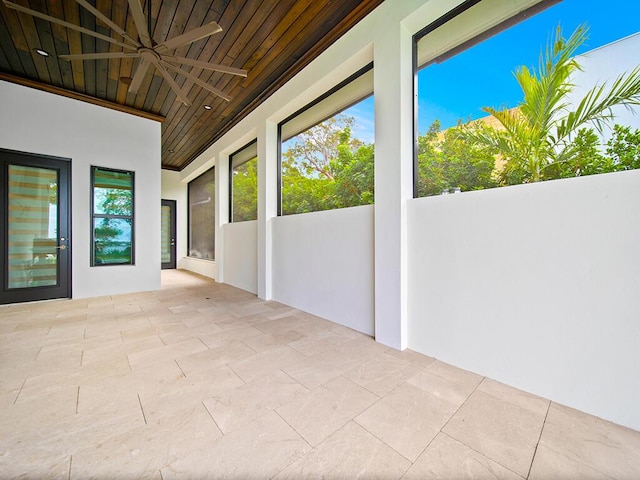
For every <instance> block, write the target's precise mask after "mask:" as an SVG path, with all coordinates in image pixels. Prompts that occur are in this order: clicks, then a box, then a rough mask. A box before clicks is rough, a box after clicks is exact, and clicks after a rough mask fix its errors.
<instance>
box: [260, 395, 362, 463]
mask: <svg viewBox="0 0 640 480" xmlns="http://www.w3.org/2000/svg"><path fill="white" fill-rule="evenodd" d="M285 405H286V404H285ZM283 406H284V405H280V407H283ZM280 407H277V408H274V409H273V410H271V411H272V412H273V413H275V414H276V415H278V416H279V417H280V418H281V419H282V421H283V422H284V423H286V424H287V425H289V428H291V430H293V431H294V432H296V433H297V434H298V436H299V437H300V438H301V439H302V440H304V443H306V444H307V445H309V448H311V450H310V451H309V452H311V451H313V450H315V449H316V447H317V446H318V445H320V444H321V443H322V442H324V441H325V440H326V439H327V438H329V437H330V436H331V435H333V434H334V433H335V432H337V431H338V430H340V429H341V428H342V427H344V425H346V424H347V423H349V422H350V421H351V420H349V422H347V423H345V424H344V425H341V426H340V427H339V428H337V429H336V430H335V431H334V432H332V433H330V434H329V435H327V437H326V438H324V439H322V440H321V441H320V442H318V445H316V447H314V446H313V445H311V444H310V443H309V442H308V441H307V439H306V438H304V436H303V435H302V434H301V433H300V432H298V430H296V428H295V427H294V426H293V425H291V424H290V423H289V422H287V419H286V418H284V417H283V416H282V415H280V412H278V408H280ZM305 456H306V455H303V457H305ZM300 458H302V457H300ZM295 461H297V460H294V461H293V462H291V463H290V464H289V465H292V464H293V463H295ZM289 465H287V467H286V468H288V467H289ZM286 468H284V469H283V470H285V469H286Z"/></svg>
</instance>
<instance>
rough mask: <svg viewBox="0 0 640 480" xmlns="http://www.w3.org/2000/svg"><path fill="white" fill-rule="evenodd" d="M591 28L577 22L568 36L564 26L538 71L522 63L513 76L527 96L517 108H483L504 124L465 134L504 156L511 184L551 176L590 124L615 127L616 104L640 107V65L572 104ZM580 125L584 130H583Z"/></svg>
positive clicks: (568, 159)
mask: <svg viewBox="0 0 640 480" xmlns="http://www.w3.org/2000/svg"><path fill="white" fill-rule="evenodd" d="M587 32H588V28H587V26H586V25H581V26H579V27H578V28H577V29H576V30H575V31H574V32H573V33H572V34H571V36H570V37H569V38H568V39H565V38H563V36H562V30H561V28H560V26H558V27H557V29H556V32H555V36H554V38H553V39H552V41H551V42H550V43H549V44H548V45H547V47H546V49H545V50H544V51H542V52H541V53H540V61H539V66H538V71H537V72H536V70H535V69H534V68H532V69H531V70H530V69H528V68H527V67H525V66H522V67H519V68H518V69H517V70H516V72H515V77H516V80H517V82H518V84H519V85H520V88H521V89H522V92H523V94H524V98H523V100H522V102H521V103H520V105H519V106H518V107H517V108H514V109H510V110H496V109H494V108H490V107H485V108H483V110H484V111H485V112H487V113H489V114H491V115H492V116H493V117H495V118H496V119H497V120H498V122H499V123H500V125H501V127H502V128H500V129H496V128H490V129H485V130H481V131H475V132H474V131H473V130H471V129H469V130H468V131H467V132H466V133H465V136H466V137H467V138H468V139H470V140H471V141H475V142H478V143H480V144H484V145H487V146H491V147H493V148H495V149H497V151H498V152H499V154H500V156H501V157H502V158H503V159H504V160H505V162H506V163H505V167H504V170H503V171H502V172H501V176H502V181H503V182H505V183H507V184H514V183H528V182H537V181H540V180H546V179H549V178H551V177H552V174H551V170H553V169H549V167H552V166H558V165H561V164H563V163H567V162H571V161H573V160H575V157H576V155H578V154H579V149H577V148H576V146H575V144H574V140H575V137H576V136H577V135H579V134H584V132H585V130H584V128H585V127H587V126H592V127H594V128H595V129H596V130H598V132H600V133H602V131H603V129H604V127H605V126H611V124H612V123H613V119H614V115H613V112H612V107H614V106H617V105H624V106H625V107H627V108H631V107H633V106H637V105H640V66H639V67H636V68H635V69H633V70H632V71H631V72H629V73H626V74H623V75H620V76H619V77H618V78H616V80H615V81H614V82H613V83H612V84H611V86H610V87H609V86H607V83H603V84H602V85H596V86H595V87H594V88H592V89H591V90H590V91H589V92H587V94H586V95H585V96H584V98H582V100H581V101H580V102H579V103H578V104H577V107H573V109H572V108H571V107H572V105H570V104H569V100H568V96H569V94H570V93H571V92H572V91H573V89H574V87H575V86H574V84H573V83H572V80H571V79H572V75H573V74H574V73H575V72H576V71H581V70H582V69H581V67H580V65H579V64H578V62H577V61H576V59H575V58H574V55H575V52H576V50H577V49H578V47H580V45H582V44H583V43H584V41H585V40H586V39H587ZM581 129H582V130H581Z"/></svg>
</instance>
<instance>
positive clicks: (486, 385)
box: [478, 378, 550, 416]
mask: <svg viewBox="0 0 640 480" xmlns="http://www.w3.org/2000/svg"><path fill="white" fill-rule="evenodd" d="M478 391H479V392H484V393H488V394H489V395H493V396H494V397H496V398H500V399H502V400H505V401H507V402H510V403H513V404H514V405H518V406H520V407H522V408H526V409H527V410H531V411H532V412H533V413H536V414H538V415H545V416H546V414H547V410H548V408H549V404H550V402H549V400H546V399H544V398H541V397H538V396H536V395H532V394H530V393H527V392H523V391H522V390H518V389H517V388H513V387H510V386H508V385H505V384H504V383H500V382H496V381H495V380H491V379H490V378H485V379H484V380H483V381H482V383H481V384H480V386H479V387H478Z"/></svg>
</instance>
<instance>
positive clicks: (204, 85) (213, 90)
mask: <svg viewBox="0 0 640 480" xmlns="http://www.w3.org/2000/svg"><path fill="white" fill-rule="evenodd" d="M162 64H163V65H164V66H165V67H167V68H169V69H171V70H173V71H174V72H177V73H178V74H180V75H182V76H183V77H186V78H188V79H189V80H191V81H192V82H193V83H195V84H196V85H200V86H201V87H202V88H204V89H205V90H208V91H210V92H211V93H213V94H215V95H217V96H219V97H220V98H222V99H223V100H226V101H227V102H228V101H230V100H231V97H230V96H229V95H227V94H226V93H224V92H223V91H222V90H218V89H217V88H216V87H212V86H211V85H209V84H208V83H207V82H205V81H203V80H200V79H199V78H198V77H196V76H195V75H193V74H192V73H189V72H187V71H185V70H182V69H181V68H180V67H176V66H175V65H171V64H170V63H169V62H164V61H163V62H162Z"/></svg>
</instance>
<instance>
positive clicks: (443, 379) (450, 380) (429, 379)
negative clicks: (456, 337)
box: [408, 361, 482, 406]
mask: <svg viewBox="0 0 640 480" xmlns="http://www.w3.org/2000/svg"><path fill="white" fill-rule="evenodd" d="M481 381H482V377H481V376H480V375H476V374H475V373H471V372H468V371H466V370H462V369H460V368H456V367H454V366H452V365H447V364H446V363H443V362H439V361H435V362H432V363H430V364H429V365H427V366H426V367H425V368H424V370H422V371H421V372H419V373H418V374H416V375H415V376H414V377H412V378H410V379H409V380H408V383H410V384H411V385H414V386H416V387H418V388H420V389H422V390H424V391H425V392H429V393H430V394H432V395H435V396H436V397H440V398H442V399H443V400H446V401H448V402H450V403H453V404H455V405H458V406H459V405H462V403H463V402H464V401H465V400H466V399H467V398H468V397H469V395H471V392H473V391H474V390H475V389H476V387H477V386H478V385H479V384H480V382H481Z"/></svg>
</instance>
